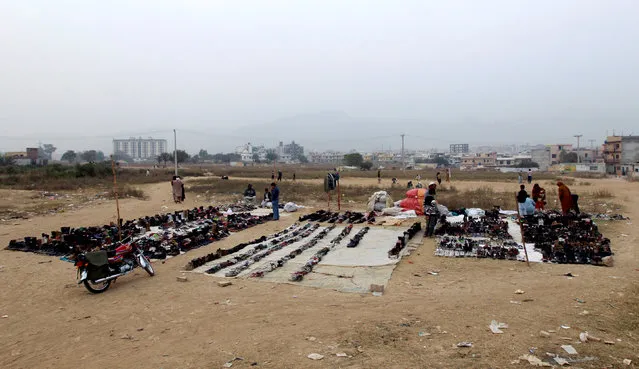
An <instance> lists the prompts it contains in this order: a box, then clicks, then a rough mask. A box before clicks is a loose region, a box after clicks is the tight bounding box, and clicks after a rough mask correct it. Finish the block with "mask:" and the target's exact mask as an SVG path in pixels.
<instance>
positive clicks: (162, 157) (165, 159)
mask: <svg viewBox="0 0 639 369" xmlns="http://www.w3.org/2000/svg"><path fill="white" fill-rule="evenodd" d="M157 159H158V164H160V163H164V167H166V163H167V162H169V161H171V160H173V155H171V154H169V153H168V152H163V153H161V154H160V155H158V158H157Z"/></svg>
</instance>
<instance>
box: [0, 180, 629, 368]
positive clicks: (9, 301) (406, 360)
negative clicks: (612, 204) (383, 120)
mask: <svg viewBox="0 0 639 369" xmlns="http://www.w3.org/2000/svg"><path fill="white" fill-rule="evenodd" d="M350 181H351V179H348V178H347V179H345V182H349V183H350ZM352 181H358V182H362V179H352ZM370 181H372V182H375V179H372V180H370ZM588 181H589V182H592V184H591V185H589V186H583V189H580V191H582V192H583V191H593V190H594V189H596V188H606V189H608V190H609V191H612V192H613V193H615V194H616V198H615V199H616V200H619V201H623V202H625V209H626V211H627V212H626V215H628V216H630V217H631V219H632V220H631V223H634V222H637V221H639V210H638V209H639V200H637V198H638V196H637V195H638V194H639V190H638V189H639V187H638V186H637V184H632V183H627V182H621V181H616V180H588ZM318 184H319V182H318ZM479 185H482V184H481V183H474V182H458V183H455V186H459V187H462V186H464V187H465V186H479ZM483 185H490V186H493V187H495V188H496V189H501V188H504V189H511V188H512V187H516V185H514V184H512V183H488V184H486V183H484V184H483ZM145 191H146V192H147V194H148V195H149V196H150V199H149V200H148V201H138V200H125V201H123V202H122V204H121V205H122V213H123V214H124V217H125V218H133V217H138V216H142V215H147V214H154V213H157V212H162V211H169V210H174V209H175V210H177V209H181V208H184V207H192V206H195V205H200V204H202V203H200V202H198V201H199V199H198V198H188V197H189V196H188V193H187V202H186V204H184V205H179V206H178V205H175V204H173V203H172V202H170V201H169V198H170V197H169V195H170V194H169V188H168V185H167V184H156V185H150V186H147V187H146V188H145ZM163 206H166V208H163ZM114 219H115V216H114V205H113V202H111V201H109V202H105V203H103V204H101V205H96V206H94V207H88V208H84V209H80V210H77V211H72V212H66V213H63V214H58V215H55V216H44V217H36V218H33V219H30V220H28V221H27V220H24V221H22V220H20V221H17V222H15V224H14V223H12V224H9V225H2V226H0V245H1V246H4V245H6V244H7V243H8V240H9V239H11V238H16V237H23V236H26V235H37V234H39V233H40V232H49V231H51V230H52V229H57V228H59V227H60V226H65V225H90V224H100V223H106V222H109V221H111V220H114ZM293 220H294V217H289V218H283V220H282V221H281V222H279V223H274V222H271V223H268V224H264V225H261V226H258V227H255V228H252V229H250V230H248V231H244V232H240V233H238V234H235V235H233V236H232V237H230V238H228V239H226V240H224V241H222V242H219V243H216V244H212V245H209V246H207V247H204V248H201V249H199V250H196V251H193V252H189V253H188V254H187V255H183V256H180V257H176V258H173V259H170V260H167V261H166V263H164V264H162V263H157V264H156V265H155V267H156V270H157V275H156V276H155V277H153V278H150V277H148V276H146V275H145V274H143V273H140V272H138V273H137V274H136V275H133V276H127V277H125V278H123V279H122V280H119V281H118V282H117V283H116V284H115V285H114V286H113V287H112V289H111V290H109V291H108V292H107V293H105V294H103V295H95V296H94V295H89V294H88V293H87V292H86V291H85V290H84V288H82V287H77V286H75V284H74V282H75V271H74V270H73V266H72V265H71V264H69V263H64V262H61V261H59V260H57V259H55V258H50V257H45V256H38V255H32V254H25V253H19V252H10V251H0V265H1V266H2V267H0V286H2V287H1V288H0V316H1V315H8V318H0V367H2V368H35V367H38V368H53V367H65V368H66V367H78V366H79V364H78V363H79V362H80V361H82V364H81V365H82V366H83V367H87V368H131V367H140V368H160V367H161V368H219V367H222V365H223V364H224V363H225V362H227V361H228V360H231V359H233V358H234V357H242V358H243V359H244V360H241V361H235V362H234V363H233V368H248V367H251V364H253V363H257V367H268V368H325V367H331V368H332V367H342V368H378V367H384V368H418V367H429V368H430V367H432V368H461V367H477V368H489V367H490V368H495V367H502V368H503V367H521V368H524V367H529V365H528V364H527V363H526V364H524V363H521V364H518V365H514V366H513V365H510V363H511V361H512V360H514V359H516V358H517V357H519V356H520V355H522V354H525V353H528V352H529V349H531V348H532V347H535V348H536V349H535V350H533V351H535V352H536V353H537V354H538V355H539V356H544V355H545V352H554V353H560V352H561V349H560V348H559V346H560V345H563V344H573V346H574V347H575V348H576V349H577V351H578V352H579V355H577V357H585V356H594V357H597V358H598V359H597V361H594V362H585V363H581V364H575V365H574V366H579V367H593V368H601V367H612V366H615V367H620V366H621V361H622V360H623V359H625V358H629V359H632V360H633V365H634V362H635V361H639V356H637V353H638V351H637V347H639V345H638V341H637V337H638V336H637V335H639V329H638V327H639V318H638V316H637V315H636V314H637V310H636V304H637V302H638V300H637V297H636V293H637V292H638V289H637V276H638V275H639V271H637V268H638V265H637V262H638V261H639V258H638V255H637V251H636V244H637V236H638V235H639V232H638V231H637V229H636V225H633V224H627V223H628V222H612V223H610V224H603V222H602V225H601V229H602V231H603V232H604V234H605V235H607V236H608V237H610V238H611V239H612V244H613V249H614V251H615V253H616V255H615V258H616V265H615V267H613V268H602V267H592V266H582V265H541V264H533V265H532V266H531V267H530V268H528V267H526V265H525V264H523V263H517V262H506V261H494V260H470V259H448V258H436V257H434V256H433V250H434V247H435V246H434V243H433V241H432V240H426V241H424V244H423V246H422V247H421V248H420V249H419V250H418V251H417V252H416V253H414V254H413V255H411V256H410V257H409V258H407V259H405V260H403V261H402V262H401V263H400V264H399V266H398V268H397V269H396V271H395V273H394V274H393V277H392V279H391V281H390V283H389V286H388V288H387V291H386V292H385V294H384V295H383V296H382V297H374V296H371V295H358V294H347V293H340V292H336V291H329V290H321V289H311V288H303V287H298V286H293V285H275V284H269V283H265V282H259V281H244V280H237V281H234V282H233V285H232V286H230V287H226V288H221V287H218V286H217V285H216V283H215V281H216V279H215V278H213V277H210V276H205V275H191V274H190V275H189V282H187V283H179V282H176V279H175V277H176V276H178V275H180V270H181V269H182V267H183V266H184V265H185V264H186V263H187V261H188V260H190V259H191V258H193V257H197V256H201V255H204V254H206V253H209V252H211V251H213V250H215V249H216V248H218V247H230V246H233V245H235V244H237V243H240V242H243V241H247V240H250V239H253V238H255V237H257V236H259V235H263V234H268V233H272V232H274V231H277V230H280V229H282V228H284V227H285V226H287V225H288V224H289V223H291V222H292V221H293ZM429 270H440V274H439V275H438V276H432V275H429V274H427V273H426V272H427V271H429ZM567 272H571V273H572V274H576V275H578V277H575V278H573V279H568V278H566V277H564V276H563V274H565V273H567ZM517 289H522V290H524V291H525V294H524V295H515V294H513V292H514V291H515V290H517ZM524 299H529V300H531V301H529V302H522V303H521V304H512V303H510V301H511V300H518V301H522V300H524ZM576 299H580V300H581V301H585V303H580V302H577V301H576ZM584 311H587V312H588V313H587V314H584ZM493 319H496V320H498V321H500V322H506V323H508V324H509V328H508V329H507V330H506V331H505V333H504V334H502V335H493V334H491V333H490V332H489V330H488V327H487V326H488V324H489V323H490V321H491V320H493ZM561 325H567V326H570V327H571V328H570V329H561V328H559V327H560V326H561ZM540 330H556V331H557V333H553V334H551V337H550V338H542V337H539V331H540ZM581 331H588V332H590V334H592V335H595V336H599V337H601V338H603V339H606V340H612V341H614V342H615V345H604V344H603V343H587V344H577V343H576V342H577V341H578V339H577V337H578V334H579V332H581ZM419 332H423V333H422V336H420V335H419ZM309 336H312V337H315V338H316V339H315V340H308V339H306V337H309ZM561 337H570V339H571V340H570V341H567V340H563V339H561ZM618 340H619V341H618ZM461 341H472V342H473V347H472V348H469V349H468V348H466V349H460V348H456V347H454V346H455V345H456V344H457V343H458V342H461ZM312 352H316V353H320V354H323V355H325V358H324V359H323V360H321V361H312V360H309V359H308V358H306V356H307V355H308V354H309V353H312ZM341 352H344V353H347V354H348V355H350V356H352V357H347V358H342V357H337V356H336V355H335V354H336V353H341Z"/></svg>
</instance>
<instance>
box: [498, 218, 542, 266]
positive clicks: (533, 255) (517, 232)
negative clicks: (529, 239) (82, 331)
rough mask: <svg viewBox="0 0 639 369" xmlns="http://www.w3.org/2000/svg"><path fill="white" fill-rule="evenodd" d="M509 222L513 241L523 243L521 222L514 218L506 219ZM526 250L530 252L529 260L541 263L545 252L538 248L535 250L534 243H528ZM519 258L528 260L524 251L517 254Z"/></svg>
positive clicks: (509, 231) (509, 230)
mask: <svg viewBox="0 0 639 369" xmlns="http://www.w3.org/2000/svg"><path fill="white" fill-rule="evenodd" d="M506 222H508V233H509V234H510V235H511V236H512V237H513V241H515V242H517V243H518V244H520V245H521V244H522V237H521V228H519V224H517V222H515V221H514V220H512V219H506ZM526 252H527V253H528V261H530V262H534V263H541V262H542V260H543V257H544V256H543V254H542V253H541V252H539V251H537V250H535V244H534V243H526ZM517 260H522V261H526V255H525V254H524V253H523V252H521V251H520V252H519V256H517Z"/></svg>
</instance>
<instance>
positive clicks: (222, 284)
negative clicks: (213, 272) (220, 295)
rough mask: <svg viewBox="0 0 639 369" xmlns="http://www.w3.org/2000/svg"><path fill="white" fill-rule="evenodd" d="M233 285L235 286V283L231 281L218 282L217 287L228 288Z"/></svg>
mask: <svg viewBox="0 0 639 369" xmlns="http://www.w3.org/2000/svg"><path fill="white" fill-rule="evenodd" d="M232 284H233V282H231V281H219V282H217V285H218V286H220V287H228V286H230V285H232Z"/></svg>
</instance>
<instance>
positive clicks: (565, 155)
mask: <svg viewBox="0 0 639 369" xmlns="http://www.w3.org/2000/svg"><path fill="white" fill-rule="evenodd" d="M577 159H578V157H577V153H576V152H566V151H565V150H561V152H560V153H559V162H561V163H576V162H577Z"/></svg>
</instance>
